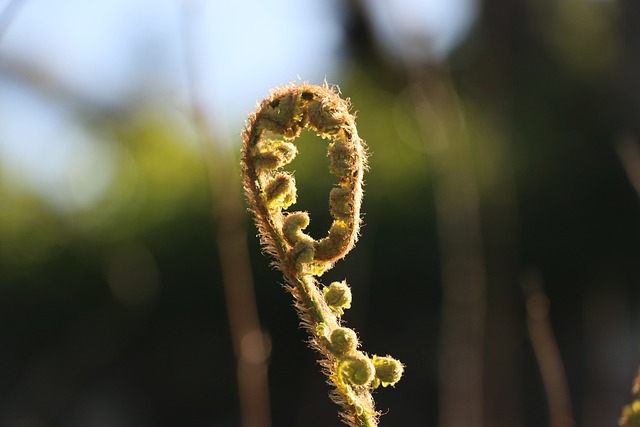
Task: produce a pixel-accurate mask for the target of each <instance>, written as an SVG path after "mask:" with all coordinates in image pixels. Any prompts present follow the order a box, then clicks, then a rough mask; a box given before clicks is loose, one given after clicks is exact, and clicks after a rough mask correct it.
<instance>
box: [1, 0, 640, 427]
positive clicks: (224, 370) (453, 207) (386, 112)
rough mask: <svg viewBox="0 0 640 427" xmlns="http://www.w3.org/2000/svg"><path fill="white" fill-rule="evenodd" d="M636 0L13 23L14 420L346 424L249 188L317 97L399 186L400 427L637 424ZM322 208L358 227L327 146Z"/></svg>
mask: <svg viewBox="0 0 640 427" xmlns="http://www.w3.org/2000/svg"><path fill="white" fill-rule="evenodd" d="M638 22H640V3H639V2H637V1H636V0H448V1H437V0H402V1H391V0H343V1H340V0H330V1H319V0H316V1H311V0H272V1H269V2H263V1H257V0H247V1H227V2H208V1H204V0H200V1H198V0H184V1H179V0H139V1H136V2H131V1H126V0H109V1H106V0H102V1H100V0H95V1H86V2H80V1H74V0H58V1H56V2H46V1H42V0H8V1H7V0H4V1H0V426H2V427H58V426H60V427H61V426H65V427H80V426H82V427H116V426H117V427H134V426H135V427H146V426H149V427H151V426H153V427H156V426H157V427H162V426H175V425H188V426H192V427H200V426H202V427H206V426H216V427H217V426H242V427H268V426H271V425H273V426H284V427H287V426H311V427H313V426H329V425H332V426H338V425H341V424H340V422H339V419H338V416H337V407H336V406H335V405H334V404H333V403H331V402H330V400H329V399H328V397H327V392H328V391H329V387H328V386H327V385H326V384H325V383H324V380H325V379H324V377H323V375H322V374H321V373H320V372H319V367H318V365H317V364H316V362H315V360H316V355H315V354H314V353H313V352H312V351H311V350H309V349H308V348H307V347H306V345H305V343H304V341H305V340H306V339H307V337H306V335H305V333H304V332H303V331H301V330H300V329H299V328H298V319H297V317H296V314H295V311H294V309H293V308H292V306H291V304H292V301H291V297H290V295H288V294H287V293H286V291H285V290H284V289H283V287H282V286H281V285H282V277H281V275H280V274H279V273H278V272H277V271H274V270H273V269H272V268H270V265H269V262H270V260H269V259H267V258H266V257H265V256H263V255H262V254H261V253H260V248H259V245H258V239H257V238H256V236H255V234H256V231H255V228H254V226H253V222H252V220H251V218H250V217H249V216H248V214H247V211H246V206H245V204H244V202H243V200H242V196H241V188H240V184H239V176H238V175H239V168H238V159H239V150H240V131H241V129H242V127H243V125H244V119H245V117H246V116H247V114H248V113H250V112H251V111H252V110H253V109H254V108H255V103H256V101H258V100H260V99H262V98H264V97H266V96H268V94H269V89H270V88H272V87H274V86H278V85H281V84H286V83H289V82H292V81H309V82H311V83H316V84H320V83H322V82H323V81H324V80H325V79H326V80H327V81H328V82H329V83H331V84H337V85H339V87H340V90H341V92H342V95H343V96H344V97H348V98H350V99H351V102H352V104H353V110H354V112H356V113H357V118H358V128H359V132H360V135H361V137H362V138H363V139H365V140H366V142H367V144H368V146H369V149H370V153H371V158H370V166H371V169H370V171H369V172H368V174H367V176H366V181H367V187H366V196H365V199H364V211H365V213H366V215H365V226H364V227H363V229H362V236H361V239H360V241H359V243H358V245H357V247H356V248H355V249H354V250H353V251H352V252H351V253H350V254H349V255H348V256H347V257H346V258H345V260H343V261H341V262H339V263H338V264H337V265H336V267H335V268H334V269H333V270H332V271H331V272H329V273H327V274H326V275H325V276H326V277H323V282H325V283H327V284H328V283H329V282H330V281H333V280H342V279H344V278H346V279H347V280H348V282H349V283H350V284H351V286H352V288H353V293H354V303H353V308H352V309H351V310H349V311H348V312H347V313H346V314H345V316H344V319H345V320H346V321H347V324H348V325H349V326H352V327H354V328H355V329H356V330H357V331H358V333H359V335H360V337H361V338H362V341H363V342H364V347H363V348H364V350H366V351H368V352H371V353H376V354H382V355H384V354H391V355H393V356H394V357H397V358H399V359H400V360H402V361H403V362H404V363H405V364H406V366H407V367H406V371H405V377H404V378H403V379H402V381H401V382H400V383H399V384H398V385H397V386H396V387H395V389H382V390H380V391H377V392H376V400H377V406H378V408H379V409H380V410H382V411H383V412H385V413H386V414H385V415H384V417H383V418H382V425H383V426H389V427H390V426H410V425H429V426H432V425H439V426H442V427H449V426H451V427H453V426H461V425H465V426H467V427H469V426H471V427H480V426H486V427H499V426H504V427H507V426H509V427H517V426H523V427H538V426H554V427H560V426H573V425H579V426H585V427H590V426H593V427H596V426H614V425H616V423H617V419H618V417H619V415H620V411H621V408H622V405H624V404H625V403H627V402H628V400H629V389H630V386H631V381H632V378H633V376H634V374H635V372H636V369H637V367H638V364H640V346H639V344H640V340H639V337H640V198H639V195H640V145H639V139H638V138H639V136H640V83H639V79H638V76H640V26H638ZM299 147H300V152H301V153H300V155H299V156H298V158H297V159H296V161H295V163H294V164H293V169H295V170H296V171H297V174H296V176H297V177H298V188H299V195H300V197H299V203H298V204H297V205H295V206H294V208H296V209H306V210H309V211H310V212H311V217H312V225H311V233H312V234H314V235H315V236H316V237H320V236H321V235H322V234H324V232H325V230H326V228H327V226H328V224H329V223H330V218H329V216H328V209H327V199H328V193H329V189H330V188H331V186H332V181H331V180H332V178H331V176H330V175H329V174H328V173H327V163H326V158H325V150H326V145H325V144H323V143H322V141H321V140H320V139H319V138H318V137H316V136H314V135H312V134H308V135H307V134H305V135H304V138H302V140H301V141H300V144H299Z"/></svg>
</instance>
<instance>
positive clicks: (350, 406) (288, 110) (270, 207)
mask: <svg viewBox="0 0 640 427" xmlns="http://www.w3.org/2000/svg"><path fill="white" fill-rule="evenodd" d="M305 128H307V129H311V130H313V131H315V132H316V133H317V134H318V135H319V136H321V137H322V138H323V139H327V140H328V149H327V156H328V158H329V172H330V173H331V174H333V175H335V176H336V177H337V178H338V182H337V183H336V185H335V187H334V188H333V189H332V190H331V192H330V194H329V213H330V215H331V217H332V219H333V222H332V224H331V226H330V227H329V230H328V232H327V235H326V236H325V237H323V238H320V239H314V238H313V237H311V236H310V235H308V234H306V233H304V231H303V230H304V229H305V228H306V227H307V226H308V225H309V221H310V217H309V214H308V213H307V212H287V211H286V209H287V208H289V207H290V206H291V205H293V204H294V203H295V201H296V197H297V189H296V182H295V177H294V175H293V174H292V173H289V172H284V171H282V170H281V169H282V168H283V167H284V166H286V165H287V164H289V163H290V162H291V161H293V159H294V158H295V156H296V154H297V152H298V150H297V148H296V146H295V145H294V144H293V140H294V139H295V138H297V137H298V136H299V135H300V132H301V131H302V130H303V129H305ZM242 139H243V149H242V174H243V183H244V192H245V196H246V198H247V201H248V203H249V206H250V208H251V211H252V213H253V216H254V219H255V222H256V226H257V228H258V232H259V235H260V239H261V243H262V245H263V247H264V249H265V251H266V252H267V253H268V254H270V255H271V256H272V257H273V259H274V261H273V264H274V265H275V266H276V267H277V268H278V269H280V270H281V271H282V273H283V275H284V277H285V280H286V282H287V285H288V289H289V291H290V292H291V293H292V294H293V296H294V298H295V305H296V308H297V310H298V314H299V316H300V318H301V320H302V325H303V326H304V327H305V328H306V329H307V330H308V331H309V333H310V334H311V340H310V343H311V345H312V347H314V348H315V349H316V350H317V351H318V352H319V353H320V354H321V355H322V356H323V358H322V359H321V360H320V364H321V365H322V367H323V369H324V372H325V374H326V375H327V376H328V378H329V380H330V382H331V383H332V384H333V385H334V387H335V389H334V391H333V392H332V393H331V396H332V398H333V400H334V401H335V402H336V403H338V404H339V405H341V406H342V408H343V412H342V417H343V420H344V421H345V423H346V424H348V425H350V426H353V427H360V426H366V427H374V426H376V425H377V420H378V417H379V415H380V414H379V413H378V412H377V411H376V410H375V405H374V401H373V397H372V395H371V390H372V389H374V388H376V387H378V386H379V385H381V384H382V385H385V386H386V385H391V384H395V382H397V380H399V379H400V376H401V375H402V370H403V369H402V368H403V367H402V364H401V363H400V362H398V361H397V360H395V359H392V358H390V357H388V356H387V357H384V358H380V357H378V356H371V357H370V356H368V355H367V354H366V353H364V352H363V351H360V350H358V347H359V345H360V343H359V341H358V338H357V335H356V333H355V331H353V330H352V329H349V328H346V327H343V326H341V316H342V314H343V313H344V310H346V309H348V308H350V306H351V290H350V288H349V286H348V285H347V283H346V281H343V282H334V283H332V284H331V285H330V286H329V287H322V286H321V285H320V284H319V282H318V281H317V280H316V277H318V276H320V275H322V274H323V273H324V272H326V271H327V270H329V269H330V268H332V267H333V264H334V263H335V262H336V261H338V260H340V259H341V258H343V257H344V256H345V255H346V254H347V253H348V252H349V251H350V250H351V249H352V248H353V247H354V245H355V243H356V241H357V239H358V233H359V230H360V225H361V218H360V206H361V203H362V195H363V190H362V186H363V175H364V171H365V170H366V168H367V154H366V146H365V144H364V142H363V141H362V140H361V139H360V137H359V136H358V132H357V129H356V125H355V117H354V116H353V115H352V114H350V113H349V103H348V101H345V100H343V99H341V98H340V97H339V96H338V94H337V92H336V90H335V89H333V88H329V87H328V86H327V85H326V84H325V85H324V86H314V85H309V84H299V85H296V84H291V85H288V86H283V87H281V88H278V89H276V90H275V91H273V92H272V94H271V96H269V97H268V98H266V99H265V100H263V101H262V102H261V103H260V104H259V105H258V107H257V110H256V111H255V112H254V113H252V114H251V115H250V116H249V119H248V122H247V126H246V127H245V129H244V131H243V133H242Z"/></svg>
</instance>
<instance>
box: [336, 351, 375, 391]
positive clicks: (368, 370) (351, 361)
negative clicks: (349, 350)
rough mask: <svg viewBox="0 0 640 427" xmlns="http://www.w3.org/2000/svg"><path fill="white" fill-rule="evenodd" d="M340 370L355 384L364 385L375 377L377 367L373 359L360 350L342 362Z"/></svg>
mask: <svg viewBox="0 0 640 427" xmlns="http://www.w3.org/2000/svg"><path fill="white" fill-rule="evenodd" d="M339 369H340V372H341V373H342V375H343V377H344V378H345V379H346V380H347V381H349V382H350V383H351V384H353V385H357V386H364V385H367V384H369V383H370V382H371V381H372V380H373V378H374V372H375V368H374V367H373V363H371V359H369V358H368V357H367V356H366V355H365V354H364V353H363V352H361V351H358V352H356V353H354V354H353V355H351V356H348V357H347V358H345V359H344V360H342V361H341V362H340V366H339Z"/></svg>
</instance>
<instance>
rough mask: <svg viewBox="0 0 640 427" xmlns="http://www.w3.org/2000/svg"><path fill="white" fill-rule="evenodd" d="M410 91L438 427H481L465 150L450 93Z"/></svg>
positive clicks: (482, 296) (472, 191)
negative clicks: (436, 283) (434, 298)
mask: <svg viewBox="0 0 640 427" xmlns="http://www.w3.org/2000/svg"><path fill="white" fill-rule="evenodd" d="M411 87H412V97H413V101H414V105H415V110H416V117H417V119H418V122H419V123H420V126H421V132H422V135H423V139H424V141H425V143H426V144H427V148H428V149H429V153H430V156H431V158H432V162H431V167H432V168H433V186H434V197H435V200H434V201H435V209H436V221H437V224H436V225H437V231H438V240H439V249H440V259H441V269H442V272H441V277H442V291H443V300H442V315H441V326H440V330H441V334H440V357H439V379H440V380H439V384H440V386H439V398H440V405H439V406H440V417H439V418H440V423H439V424H440V426H441V427H458V426H461V425H464V426H465V427H482V426H483V425H484V416H485V408H484V406H485V405H484V340H485V314H486V313H485V312H486V268H485V259H484V251H483V244H482V230H481V228H482V225H481V218H480V200H479V198H480V196H479V189H478V183H477V179H476V176H475V173H476V172H475V168H474V162H473V158H472V153H471V147H470V143H469V140H468V136H467V135H466V131H465V123H464V117H463V114H462V112H461V111H460V110H459V105H458V103H457V100H456V96H455V93H454V92H453V90H452V89H450V87H449V86H448V85H447V84H446V82H444V81H442V80H441V79H435V80H434V81H430V82H428V83H427V81H426V79H425V77H416V78H414V79H412V83H411ZM428 117H431V120H428V119H427V118H428ZM434 117H435V118H436V120H435V121H434V120H433V118H434ZM429 122H430V123H431V124H432V125H433V124H434V123H438V124H440V125H441V127H442V128H441V129H440V131H441V134H440V135H438V137H436V135H437V134H438V130H435V129H428V128H427V126H429V125H428V123H429ZM435 139H438V140H437V141H435Z"/></svg>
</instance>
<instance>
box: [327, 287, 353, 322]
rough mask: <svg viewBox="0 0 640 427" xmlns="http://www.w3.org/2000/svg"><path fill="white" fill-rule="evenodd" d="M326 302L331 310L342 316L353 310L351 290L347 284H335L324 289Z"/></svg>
mask: <svg viewBox="0 0 640 427" xmlns="http://www.w3.org/2000/svg"><path fill="white" fill-rule="evenodd" d="M323 292H324V300H325V301H326V302H327V305H328V306H329V308H331V310H333V311H335V312H336V313H338V314H340V315H341V314H342V313H343V312H344V310H346V309H348V308H351V288H350V287H349V285H347V283H346V282H344V281H343V282H333V283H331V284H330V285H329V286H328V287H325V288H324V289H323Z"/></svg>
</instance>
